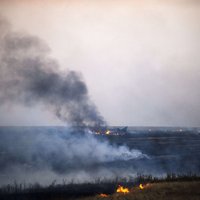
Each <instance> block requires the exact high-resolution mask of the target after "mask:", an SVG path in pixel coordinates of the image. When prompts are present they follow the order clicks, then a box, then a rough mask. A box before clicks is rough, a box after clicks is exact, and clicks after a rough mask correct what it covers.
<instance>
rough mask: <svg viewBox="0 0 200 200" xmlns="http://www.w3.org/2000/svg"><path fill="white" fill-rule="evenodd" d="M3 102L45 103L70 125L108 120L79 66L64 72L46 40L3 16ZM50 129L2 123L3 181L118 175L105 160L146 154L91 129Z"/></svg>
mask: <svg viewBox="0 0 200 200" xmlns="http://www.w3.org/2000/svg"><path fill="white" fill-rule="evenodd" d="M4 104H8V105H13V104H14V105H15V104H22V105H26V106H28V107H29V106H32V105H37V104H42V105H44V106H45V107H47V108H48V109H49V110H50V111H53V112H54V113H55V114H56V115H57V117H58V118H59V119H60V120H62V121H64V122H66V123H68V124H70V125H74V126H80V125H81V126H86V125H90V126H96V125H105V122H104V120H103V118H102V117H101V116H100V114H99V113H98V111H97V109H96V107H95V105H94V104H93V103H92V102H91V101H90V99H89V96H88V91H87V87H86V85H85V83H84V81H83V80H82V78H81V76H80V75H79V74H78V73H76V72H74V71H68V72H67V73H65V74H61V73H59V64H58V63H57V61H56V60H54V59H52V58H51V57H50V50H49V48H48V46H47V45H46V44H45V43H44V42H43V41H41V40H40V39H39V38H37V37H33V36H30V35H28V34H24V33H16V32H13V31H11V29H10V25H9V24H8V23H7V22H6V21H5V20H4V19H2V18H0V105H4ZM27 116H28V113H27ZM45 130H47V132H44V129H43V130H37V128H36V129H33V128H30V129H25V130H24V129H23V128H22V129H17V128H16V127H15V128H14V129H12V128H11V129H9V128H8V129H7V128H5V129H4V128H1V130H0V155H1V156H0V176H1V181H0V184H4V183H9V182H13V181H14V180H17V181H23V180H24V181H25V182H34V181H39V182H40V183H48V182H50V181H52V180H53V179H55V178H56V179H57V178H59V177H61V178H64V177H67V179H70V177H71V179H73V180H74V179H75V181H76V182H77V181H82V182H83V181H92V180H93V181H94V180H95V178H100V177H107V178H114V177H117V176H119V174H121V173H120V172H119V170H118V169H116V172H115V168H112V170H111V169H106V167H103V168H102V167H101V166H103V165H106V163H110V162H115V161H119V160H120V161H121V160H130V159H137V158H141V157H144V156H145V155H143V154H142V153H141V152H140V151H138V150H130V149H129V148H127V147H126V146H120V147H117V146H112V145H110V144H109V143H108V142H106V141H99V140H97V139H96V138H94V137H92V135H88V134H82V135H80V134H72V133H74V132H76V131H77V130H74V129H73V130H70V129H66V132H65V133H63V132H62V133H58V132H57V129H55V130H54V131H53V132H52V131H50V130H48V128H47V129H45ZM34 177H35V178H34Z"/></svg>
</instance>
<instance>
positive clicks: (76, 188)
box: [0, 175, 200, 200]
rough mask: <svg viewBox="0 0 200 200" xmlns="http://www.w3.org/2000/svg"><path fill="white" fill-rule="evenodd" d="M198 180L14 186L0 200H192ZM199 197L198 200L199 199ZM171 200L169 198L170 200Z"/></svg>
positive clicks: (146, 178)
mask: <svg viewBox="0 0 200 200" xmlns="http://www.w3.org/2000/svg"><path fill="white" fill-rule="evenodd" d="M199 187H200V177H198V176H175V175H168V176H167V177H165V178H163V179H158V178H153V177H152V176H138V177H137V178H136V179H134V180H124V179H121V180H120V179H116V180H115V181H112V182H108V181H107V182H101V181H97V182H96V183H84V184H74V183H71V184H65V183H63V184H56V182H53V183H52V184H51V185H49V186H45V187H44V186H41V185H39V184H34V185H28V186H26V185H22V184H16V183H15V184H13V185H7V186H4V187H1V188H0V199H1V200H14V199H15V200H36V199H42V200H47V199H48V200H64V199H65V200H66V199H77V200H78V199H81V200H92V199H94V200H95V199H102V198H103V199H113V200H115V199H118V200H120V199H124V198H126V199H127V200H129V199H137V200H140V199H141V200H143V199H145V200H148V199H149V200H151V199H152V200H153V199H163V200H165V199H181V200H182V199H183V200H184V199H192V200H193V199H194V200H197V199H199V198H197V196H198V195H199V196H200V191H199ZM199 196H198V197H199ZM169 197H170V198H169Z"/></svg>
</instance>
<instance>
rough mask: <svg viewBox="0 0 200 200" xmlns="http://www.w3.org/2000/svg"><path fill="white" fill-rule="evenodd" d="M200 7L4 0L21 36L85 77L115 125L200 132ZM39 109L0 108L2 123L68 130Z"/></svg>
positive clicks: (174, 2) (191, 3)
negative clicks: (37, 41) (29, 37)
mask: <svg viewBox="0 0 200 200" xmlns="http://www.w3.org/2000/svg"><path fill="white" fill-rule="evenodd" d="M199 11H200V1H198V0H132V1H131V0H130V1H128V0H105V1H104V0H71V1H70V0H49V1H47V0H43V1H39V0H34V1H33V0H29V1H25V0H12V1H11V0H1V1H0V13H1V15H2V16H4V17H5V18H6V19H7V20H8V21H9V22H10V23H11V24H12V29H13V30H14V31H19V32H26V33H28V34H31V35H36V36H38V37H40V38H41V39H43V40H44V41H45V42H46V43H47V44H48V45H49V47H50V48H51V56H52V57H54V58H55V59H57V60H58V62H59V63H60V66H61V67H60V70H61V71H66V70H68V69H71V70H76V71H79V72H80V73H81V74H82V76H83V78H84V80H85V82H86V84H87V86H88V90H89V94H90V96H91V99H92V100H93V101H94V103H95V104H96V106H97V107H98V110H99V111H100V113H101V114H102V115H103V116H104V118H105V119H106V120H107V122H108V123H109V124H110V125H133V126H200V105H199V104H200V84H199V83H200V56H199V52H200V23H199V20H200V12H199ZM62 124H63V123H61V122H60V121H59V120H58V119H57V118H56V117H55V116H53V114H51V113H50V112H48V111H47V110H45V109H44V108H43V107H41V106H40V105H38V106H35V107H31V108H27V107H23V106H21V105H12V106H11V105H9V106H8V105H0V125H62Z"/></svg>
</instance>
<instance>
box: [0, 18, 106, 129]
mask: <svg viewBox="0 0 200 200" xmlns="http://www.w3.org/2000/svg"><path fill="white" fill-rule="evenodd" d="M49 54H50V50H49V47H48V46H47V45H46V44H45V42H43V41H42V40H40V39H39V38H37V37H34V36H30V35H28V34H25V33H16V32H13V31H11V29H10V26H9V24H8V23H7V22H5V20H4V19H2V18H0V63H1V65H0V105H2V104H13V103H17V104H23V105H26V106H32V105H35V104H40V103H41V104H42V105H44V106H46V107H47V108H48V109H49V110H50V111H53V112H54V113H55V114H56V116H57V117H58V118H59V119H60V120H62V121H64V122H65V123H66V122H67V123H68V124H70V125H76V126H77V125H78V126H85V125H90V126H94V125H103V124H105V123H104V120H103V118H102V117H101V116H100V114H99V113H98V111H97V109H96V107H95V105H94V104H93V103H92V102H91V101H90V98H89V95H88V91H87V87H86V84H85V83H84V81H83V80H82V78H81V76H80V75H79V74H78V73H76V72H74V71H68V72H66V73H63V74H61V73H59V70H58V69H59V64H58V63H57V61H56V60H54V59H52V58H51V57H50V55H49Z"/></svg>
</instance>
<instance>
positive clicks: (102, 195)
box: [99, 193, 108, 197]
mask: <svg viewBox="0 0 200 200" xmlns="http://www.w3.org/2000/svg"><path fill="white" fill-rule="evenodd" d="M99 196H100V197H108V195H107V194H103V193H102V194H100V195H99Z"/></svg>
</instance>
